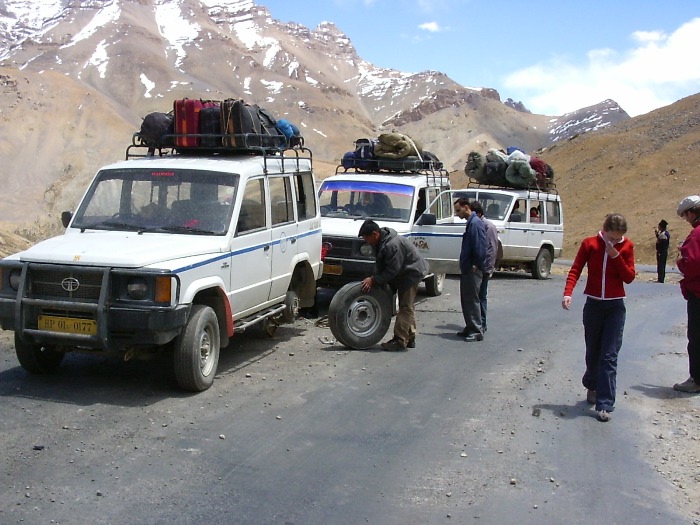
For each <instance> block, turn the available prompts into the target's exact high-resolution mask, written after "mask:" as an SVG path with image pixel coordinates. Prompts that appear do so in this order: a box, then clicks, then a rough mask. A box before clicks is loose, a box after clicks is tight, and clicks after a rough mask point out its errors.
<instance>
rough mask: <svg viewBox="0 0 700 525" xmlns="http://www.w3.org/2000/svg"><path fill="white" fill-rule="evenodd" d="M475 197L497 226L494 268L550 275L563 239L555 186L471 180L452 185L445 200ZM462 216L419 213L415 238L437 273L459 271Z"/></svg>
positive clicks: (562, 218) (559, 202) (544, 276)
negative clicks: (456, 187)
mask: <svg viewBox="0 0 700 525" xmlns="http://www.w3.org/2000/svg"><path fill="white" fill-rule="evenodd" d="M460 197H466V198H468V199H469V200H470V201H474V200H476V201H479V202H480V203H481V205H482V207H483V208H484V216H485V217H486V218H487V219H489V220H490V221H491V222H493V223H494V225H495V226H496V229H497V230H498V256H497V259H496V268H497V269H514V268H521V269H525V270H527V271H529V272H531V273H532V276H533V277H535V278H537V279H546V278H548V277H549V275H550V273H551V269H552V261H554V259H555V258H557V257H560V256H561V253H562V249H563V243H564V213H563V210H562V202H561V197H560V196H559V194H558V193H557V191H556V189H553V188H552V189H548V190H546V191H545V190H537V189H532V190H518V189H508V188H501V187H490V186H481V185H474V186H469V187H467V188H466V189H460V190H452V191H450V192H449V199H447V198H446V196H443V200H450V201H452V202H454V200H456V199H458V198H460ZM464 223H465V220H464V219H459V218H457V217H450V218H442V219H440V218H439V217H435V216H433V215H432V214H430V213H426V214H424V215H423V216H422V217H421V218H420V219H419V220H418V224H417V225H416V226H415V227H414V230H413V238H414V243H415V244H416V245H417V246H418V247H419V248H420V249H421V250H422V252H423V254H424V256H425V257H429V258H430V259H431V268H432V269H433V271H436V272H444V273H448V274H458V273H459V251H460V247H461V237H462V233H464Z"/></svg>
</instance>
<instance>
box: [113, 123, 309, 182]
mask: <svg viewBox="0 0 700 525" xmlns="http://www.w3.org/2000/svg"><path fill="white" fill-rule="evenodd" d="M178 138H180V139H184V138H192V139H194V140H193V141H198V142H199V145H195V146H178V145H177V144H176V140H175V139H178ZM203 140H204V144H205V145H202V141H203ZM159 143H160V144H162V145H159V146H154V145H152V144H149V143H148V142H147V141H146V139H145V138H144V137H143V136H142V135H141V134H140V133H139V132H136V133H134V134H133V135H132V137H131V144H130V145H129V146H127V148H126V160H129V159H134V158H144V157H155V156H158V157H163V156H166V155H181V156H183V157H184V156H211V157H228V156H233V155H262V156H263V162H264V163H265V172H267V160H268V158H270V157H276V158H280V157H282V158H283V160H282V170H283V171H284V170H285V168H286V166H287V165H288V164H290V162H287V160H289V161H291V162H292V163H294V165H295V166H296V167H295V168H294V169H295V171H300V170H301V165H300V162H299V161H300V160H301V159H308V160H309V161H312V153H311V150H310V149H309V148H307V147H305V146H304V138H303V137H292V139H291V140H289V141H288V140H287V139H286V137H284V135H260V134H256V133H244V134H220V135H214V134H186V135H184V134H180V135H163V136H162V137H161V138H160V140H159ZM224 144H230V145H224Z"/></svg>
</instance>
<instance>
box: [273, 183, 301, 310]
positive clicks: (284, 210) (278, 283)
mask: <svg viewBox="0 0 700 525" xmlns="http://www.w3.org/2000/svg"><path fill="white" fill-rule="evenodd" d="M268 188H269V194H270V225H271V227H272V249H271V252H272V278H271V286H270V294H269V299H270V300H271V301H276V300H277V299H279V298H280V297H284V296H285V294H286V293H287V289H288V288H289V283H290V281H291V278H292V275H291V274H292V270H293V269H294V261H295V259H296V256H297V236H298V224H297V220H296V215H295V210H294V201H295V198H294V190H293V186H292V177H291V175H289V174H287V175H275V176H269V177H268Z"/></svg>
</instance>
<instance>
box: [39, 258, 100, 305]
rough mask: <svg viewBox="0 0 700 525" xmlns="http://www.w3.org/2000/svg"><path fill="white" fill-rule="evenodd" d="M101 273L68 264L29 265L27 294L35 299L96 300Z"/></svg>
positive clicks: (97, 298)
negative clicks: (61, 265)
mask: <svg viewBox="0 0 700 525" xmlns="http://www.w3.org/2000/svg"><path fill="white" fill-rule="evenodd" d="M102 275H103V272H102V270H90V269H87V268H71V267H68V266H67V267H65V268H56V267H52V268H41V267H37V266H32V265H30V266H29V282H30V283H31V284H30V286H31V288H30V290H29V294H30V295H31V297H33V298H35V299H74V300H78V301H87V302H93V301H94V302H97V301H98V300H99V298H100V289H101V288H102ZM71 285H72V286H71ZM76 285H77V286H76Z"/></svg>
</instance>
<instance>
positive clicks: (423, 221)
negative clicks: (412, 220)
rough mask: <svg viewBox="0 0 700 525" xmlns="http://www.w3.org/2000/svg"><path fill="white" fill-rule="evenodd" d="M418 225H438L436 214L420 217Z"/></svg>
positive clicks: (426, 214) (425, 214)
mask: <svg viewBox="0 0 700 525" xmlns="http://www.w3.org/2000/svg"><path fill="white" fill-rule="evenodd" d="M416 224H418V225H419V226H433V225H435V224H437V219H436V218H435V214H434V213H424V214H423V215H421V216H420V217H418V220H417V221H416Z"/></svg>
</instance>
